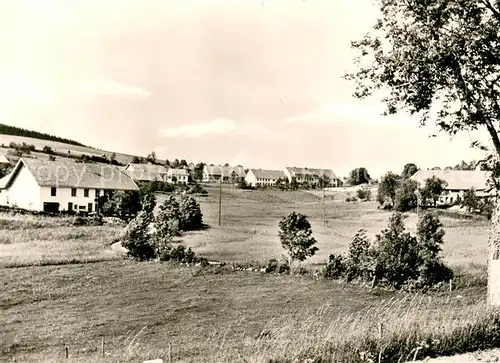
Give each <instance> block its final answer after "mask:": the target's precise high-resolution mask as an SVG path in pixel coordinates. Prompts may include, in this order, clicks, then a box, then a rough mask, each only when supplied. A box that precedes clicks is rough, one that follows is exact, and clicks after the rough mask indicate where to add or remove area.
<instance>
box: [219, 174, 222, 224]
mask: <svg viewBox="0 0 500 363" xmlns="http://www.w3.org/2000/svg"><path fill="white" fill-rule="evenodd" d="M221 209H222V175H221V178H220V179H219V226H220V225H221V221H220V215H221Z"/></svg>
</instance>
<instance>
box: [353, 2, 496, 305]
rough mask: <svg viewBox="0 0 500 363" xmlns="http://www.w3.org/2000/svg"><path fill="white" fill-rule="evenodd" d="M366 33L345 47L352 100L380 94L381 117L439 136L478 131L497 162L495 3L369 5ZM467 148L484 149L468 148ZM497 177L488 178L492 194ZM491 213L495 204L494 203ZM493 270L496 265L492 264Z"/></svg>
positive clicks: (492, 285)
mask: <svg viewBox="0 0 500 363" xmlns="http://www.w3.org/2000/svg"><path fill="white" fill-rule="evenodd" d="M376 4H377V5H378V7H379V9H380V16H379V19H378V21H377V22H376V24H375V26H374V27H373V31H371V32H370V33H368V34H366V35H365V36H364V37H363V39H361V40H360V41H355V42H353V43H352V45H353V47H354V48H355V49H357V50H358V51H359V52H360V56H359V57H358V58H356V63H357V68H358V69H357V70H356V72H354V73H351V74H348V75H347V78H348V79H351V80H354V81H355V82H356V86H357V87H356V92H355V96H356V97H359V98H365V97H367V96H370V95H372V94H373V93H374V92H375V91H377V90H388V91H389V92H387V95H386V96H385V97H384V98H383V102H384V103H385V104H386V106H387V110H386V113H388V114H395V113H397V112H400V111H408V112H409V113H410V114H412V115H418V116H419V117H420V120H421V122H422V124H425V123H426V122H428V121H431V120H432V121H434V122H436V124H437V126H438V127H439V128H440V129H441V130H442V131H444V132H447V133H449V134H452V135H454V134H456V133H457V132H460V131H466V130H476V129H486V130H487V132H488V133H489V135H490V140H491V142H492V145H493V146H494V151H493V153H492V155H491V157H490V158H489V159H488V160H489V162H490V163H491V164H492V165H493V168H494V170H498V169H500V168H498V159H499V156H500V137H499V134H498V132H499V129H500V47H499V41H500V32H499V29H500V2H499V1H498V0H460V1H457V0H427V1H419V0H377V1H376ZM474 145H475V146H480V147H481V148H485V147H484V146H483V145H479V144H478V143H474ZM498 175H499V173H498V172H496V173H494V175H493V176H494V178H492V182H493V185H494V187H495V190H498V189H499V188H498V186H499V185H498V178H497V177H498ZM497 205H498V203H497ZM498 212H499V210H498V206H497V208H496V209H495V212H494V215H493V217H492V229H491V234H490V239H489V246H490V253H489V259H488V260H489V264H488V265H489V268H490V277H491V271H492V270H491V269H492V266H493V265H492V263H491V262H492V261H498V260H500V218H499V217H500V215H499V213H498ZM494 265H495V266H496V265H497V262H495V263H494ZM488 296H489V301H490V302H491V303H493V304H495V305H498V304H500V281H492V280H491V279H490V280H489V293H488Z"/></svg>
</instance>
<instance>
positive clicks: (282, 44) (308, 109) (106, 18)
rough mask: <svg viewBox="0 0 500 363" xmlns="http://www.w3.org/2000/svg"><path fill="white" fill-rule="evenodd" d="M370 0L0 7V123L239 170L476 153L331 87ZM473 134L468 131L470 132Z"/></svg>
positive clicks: (382, 165) (378, 168) (386, 165)
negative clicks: (228, 165) (238, 166)
mask: <svg viewBox="0 0 500 363" xmlns="http://www.w3.org/2000/svg"><path fill="white" fill-rule="evenodd" d="M376 16H377V10H376V9H375V8H374V7H373V6H372V5H371V1H370V0H350V1H344V0H343V1H340V0H324V1H320V0H316V1H315V0H305V1H300V0H286V1H285V0H274V1H273V0H267V1H266V0H264V1H262V0H260V1H249V0H247V1H244V0H232V1H208V0H206V1H201V0H199V1H190V0H148V1H144V0H134V1H132V0H117V1H112V0H81V1H80V0H59V1H56V0H32V1H22V0H16V1H3V2H2V3H1V5H0V122H4V123H7V124H11V125H16V126H22V127H26V128H30V129H35V130H38V131H43V132H48V133H52V134H56V135H58V136H62V137H69V138H73V139H76V140H78V141H80V142H82V143H85V144H89V145H91V146H95V147H99V148H102V149H106V150H111V151H119V152H125V153H132V154H140V155H144V156H145V155H147V154H148V153H149V152H151V151H152V150H155V151H156V153H157V155H158V157H160V158H169V159H173V158H179V159H181V158H184V159H187V160H188V161H194V162H197V161H205V162H208V163H225V162H229V163H234V164H236V163H239V164H243V165H244V166H245V167H249V168H255V167H257V168H258V167H261V168H282V167H283V166H285V165H287V166H309V167H317V168H331V169H333V170H335V171H336V172H337V173H338V174H340V175H341V176H344V175H346V174H347V173H348V172H349V171H350V170H351V169H353V168H354V167H358V166H365V167H366V168H368V171H369V172H371V174H372V175H373V176H376V177H377V176H379V175H380V174H381V173H383V172H385V171H387V170H393V171H396V172H400V171H401V169H402V167H403V165H404V164H405V163H406V162H415V163H417V164H418V165H419V166H421V167H424V168H425V167H432V166H435V165H438V166H446V165H454V164H457V163H458V162H460V160H462V159H465V160H470V159H473V158H478V157H480V156H481V154H480V153H479V152H477V151H475V152H474V151H471V150H470V149H469V144H470V135H469V134H467V133H466V134H463V135H461V136H460V137H456V138H455V139H454V140H453V141H450V138H449V137H448V136H446V135H440V136H438V137H436V138H429V135H431V134H434V133H435V130H434V128H433V127H425V128H419V127H418V126H417V124H418V123H417V121H416V120H412V119H411V118H410V117H408V116H406V115H398V116H396V117H391V118H387V117H382V116H379V115H380V113H381V112H382V110H383V108H382V106H381V105H380V103H379V100H378V99H377V98H373V99H370V100H368V101H357V100H355V99H353V98H352V96H351V93H352V85H351V84H349V83H347V82H346V81H344V80H342V79H341V77H342V75H343V74H344V73H345V71H346V70H349V69H352V58H353V55H354V54H353V53H352V51H351V49H350V41H351V40H354V39H357V38H359V37H360V36H361V35H362V34H364V33H365V32H366V31H367V30H368V29H369V27H370V25H372V24H373V22H374V20H375V19H376ZM473 136H474V135H473Z"/></svg>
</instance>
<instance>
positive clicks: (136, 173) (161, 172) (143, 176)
mask: <svg viewBox="0 0 500 363" xmlns="http://www.w3.org/2000/svg"><path fill="white" fill-rule="evenodd" d="M124 170H125V172H126V173H127V174H128V175H130V177H131V178H132V179H134V180H135V181H155V180H156V181H166V180H167V173H168V169H167V167H165V166H163V165H155V164H139V163H130V164H128V165H127V166H126V167H125V169H124Z"/></svg>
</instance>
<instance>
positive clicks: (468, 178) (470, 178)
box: [410, 170, 491, 205]
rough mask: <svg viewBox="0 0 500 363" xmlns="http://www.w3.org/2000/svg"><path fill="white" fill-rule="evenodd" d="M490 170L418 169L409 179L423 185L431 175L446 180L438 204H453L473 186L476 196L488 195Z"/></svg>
mask: <svg viewBox="0 0 500 363" xmlns="http://www.w3.org/2000/svg"><path fill="white" fill-rule="evenodd" d="M490 173H491V172H489V171H482V170H418V171H417V172H416V173H415V174H413V175H412V176H411V177H410V179H412V180H415V181H416V182H418V183H419V186H420V187H423V186H424V184H425V181H426V180H427V179H429V178H432V177H433V176H435V177H438V178H439V179H442V180H444V181H445V182H446V186H445V190H444V192H443V194H442V195H441V197H440V198H439V201H438V204H441V205H443V204H446V205H449V204H453V203H455V202H456V201H457V199H458V198H459V197H460V198H462V197H463V194H464V192H465V191H466V190H468V189H471V188H474V190H475V191H476V192H477V195H478V196H487V195H488V192H487V191H488V185H487V184H488V177H489V175H490Z"/></svg>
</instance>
